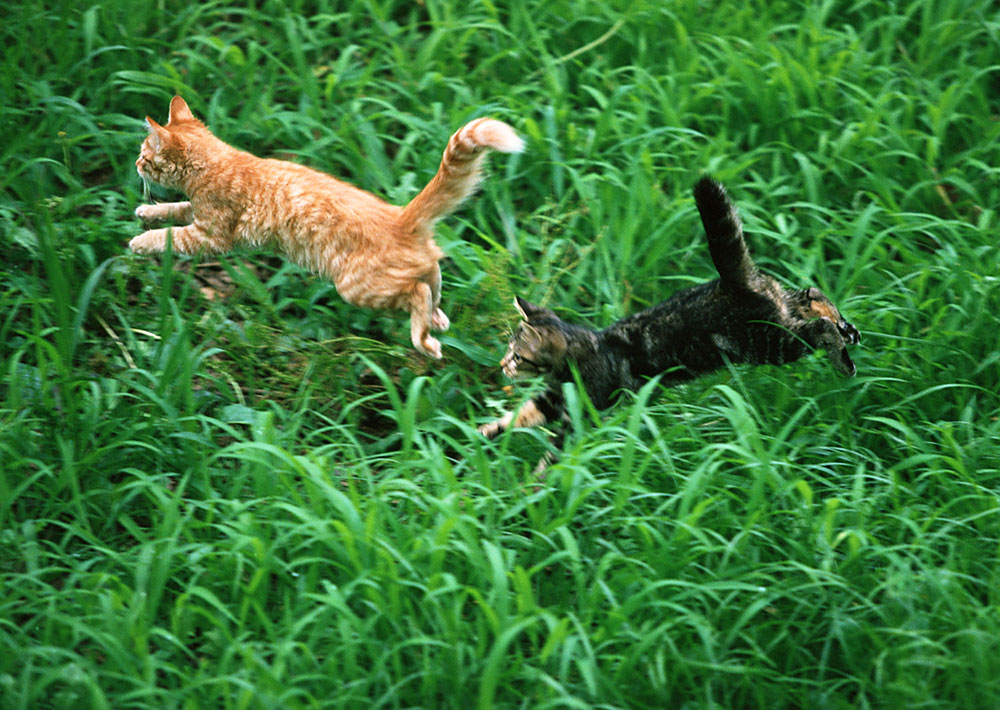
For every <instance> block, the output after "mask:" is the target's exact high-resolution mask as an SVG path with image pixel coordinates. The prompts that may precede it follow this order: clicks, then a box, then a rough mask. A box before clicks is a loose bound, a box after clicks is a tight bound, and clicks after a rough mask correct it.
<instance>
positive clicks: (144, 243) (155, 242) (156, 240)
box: [128, 230, 166, 254]
mask: <svg viewBox="0 0 1000 710" xmlns="http://www.w3.org/2000/svg"><path fill="white" fill-rule="evenodd" d="M161 231H162V230H150V231H148V232H143V233H142V234H140V235H139V236H138V237H132V239H131V240H130V241H129V243H128V248H129V249H131V250H132V251H134V252H135V253H136V254H156V253H159V252H161V251H163V250H164V248H165V247H166V244H165V242H164V238H163V236H164V235H163V234H161V233H160V232H161Z"/></svg>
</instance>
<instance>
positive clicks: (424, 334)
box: [410, 281, 448, 360]
mask: <svg viewBox="0 0 1000 710" xmlns="http://www.w3.org/2000/svg"><path fill="white" fill-rule="evenodd" d="M437 312H440V309H435V307H434V296H433V294H432V292H431V287H430V286H428V285H427V284H426V283H424V282H422V281H421V282H419V283H417V285H416V287H414V289H413V295H412V297H411V299H410V339H411V340H412V341H413V347H415V348H416V349H417V350H419V351H420V352H422V353H424V354H425V355H430V356H431V357H433V358H435V359H437V360H440V359H441V343H440V342H439V341H438V340H437V338H433V337H431V334H430V329H431V326H432V325H433V321H434V318H433V317H432V315H433V316H436V315H437ZM441 315H442V316H444V320H445V323H446V325H445V327H447V320H448V317H447V316H445V315H444V313H441ZM439 330H441V329H439Z"/></svg>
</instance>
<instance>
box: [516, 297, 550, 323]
mask: <svg viewBox="0 0 1000 710" xmlns="http://www.w3.org/2000/svg"><path fill="white" fill-rule="evenodd" d="M514 308H516V309H517V312H518V313H520V314H521V317H522V318H524V320H531V319H532V318H537V317H538V316H555V313H553V312H552V311H550V310H549V309H548V308H542V307H541V306H536V305H535V304H534V303H530V302H528V301H525V300H524V299H523V298H521V297H520V296H514Z"/></svg>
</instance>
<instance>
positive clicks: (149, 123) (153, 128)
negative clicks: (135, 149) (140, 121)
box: [146, 116, 167, 149]
mask: <svg viewBox="0 0 1000 710" xmlns="http://www.w3.org/2000/svg"><path fill="white" fill-rule="evenodd" d="M146 130H147V131H149V135H151V136H152V137H153V148H156V149H159V147H160V144H161V143H163V138H164V136H165V135H166V133H167V129H166V128H164V127H163V126H161V125H160V124H159V123H157V122H156V121H154V120H153V119H151V118H150V117H149V116H146Z"/></svg>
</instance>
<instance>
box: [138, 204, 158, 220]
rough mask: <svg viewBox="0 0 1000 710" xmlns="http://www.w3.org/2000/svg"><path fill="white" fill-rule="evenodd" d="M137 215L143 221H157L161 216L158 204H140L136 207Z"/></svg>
mask: <svg viewBox="0 0 1000 710" xmlns="http://www.w3.org/2000/svg"><path fill="white" fill-rule="evenodd" d="M135 216H136V217H138V218H139V219H141V220H142V221H143V222H155V221H156V220H158V219H159V218H160V217H159V211H158V210H157V205H139V206H138V207H136V208H135Z"/></svg>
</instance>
